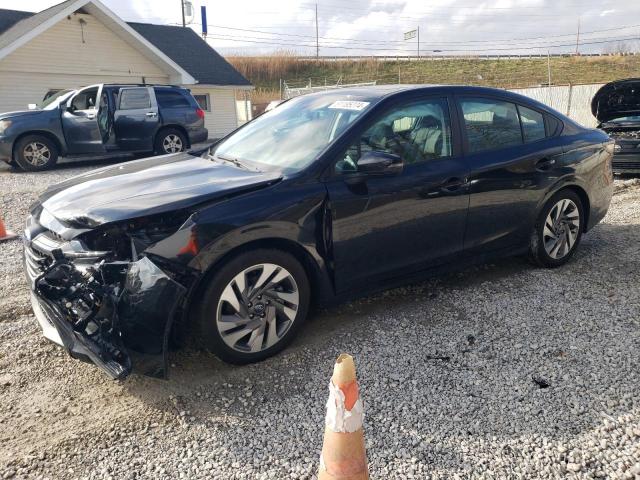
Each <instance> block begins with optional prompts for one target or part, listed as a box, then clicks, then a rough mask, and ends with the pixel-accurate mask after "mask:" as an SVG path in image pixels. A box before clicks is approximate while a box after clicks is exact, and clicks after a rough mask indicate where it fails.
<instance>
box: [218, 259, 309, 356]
mask: <svg viewBox="0 0 640 480" xmlns="http://www.w3.org/2000/svg"><path fill="white" fill-rule="evenodd" d="M299 305H300V294H299V290H298V285H297V284H296V281H295V279H294V278H293V275H291V273H289V271H287V270H286V269H285V268H283V267H281V266H279V265H275V264H272V263H263V264H259V265H254V266H252V267H249V268H246V269H244V270H243V271H242V272H240V273H238V274H237V275H236V276H235V277H233V279H232V280H231V281H230V282H229V283H228V284H227V286H226V287H225V289H224V290H223V291H222V295H221V296H220V300H219V301H218V309H217V312H216V326H217V328H218V332H219V333H220V336H221V337H222V340H223V341H224V343H225V344H226V345H227V346H228V347H230V348H232V349H233V350H236V351H239V352H243V353H257V352H261V351H263V350H266V349H268V348H271V347H272V346H274V345H275V344H276V343H278V342H279V341H280V340H281V339H282V338H283V337H284V336H285V335H286V333H287V332H288V331H289V329H290V328H291V326H292V325H293V322H294V321H295V319H296V315H297V313H298V308H299Z"/></svg>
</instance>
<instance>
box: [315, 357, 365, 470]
mask: <svg viewBox="0 0 640 480" xmlns="http://www.w3.org/2000/svg"><path fill="white" fill-rule="evenodd" d="M363 417H364V413H363V407H362V400H360V395H359V393H358V382H357V380H356V366H355V364H354V363H353V357H351V355H347V354H344V353H343V354H342V355H340V356H339V357H338V359H337V360H336V364H335V365H334V367H333V377H331V382H330V383H329V400H328V401H327V417H326V420H325V429H324V444H323V446H322V455H321V456H320V471H319V473H318V480H367V479H368V478H369V470H368V467H367V455H366V453H365V449H364V433H363V431H362V419H363Z"/></svg>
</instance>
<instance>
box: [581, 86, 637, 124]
mask: <svg viewBox="0 0 640 480" xmlns="http://www.w3.org/2000/svg"><path fill="white" fill-rule="evenodd" d="M591 112H592V113H593V116H594V117H596V118H597V119H598V121H599V122H600V123H604V122H608V121H611V120H613V119H614V118H619V117H627V116H631V115H640V78H629V79H627V80H617V81H615V82H611V83H607V84H606V85H605V86H604V87H602V88H601V89H600V90H598V91H597V92H596V94H595V96H594V97H593V100H592V101H591Z"/></svg>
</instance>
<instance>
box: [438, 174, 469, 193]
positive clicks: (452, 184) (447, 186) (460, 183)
mask: <svg viewBox="0 0 640 480" xmlns="http://www.w3.org/2000/svg"><path fill="white" fill-rule="evenodd" d="M467 185H468V182H467V179H466V178H458V177H452V178H449V179H448V180H445V181H444V183H443V184H442V185H441V186H440V190H442V191H443V192H445V193H453V192H457V191H458V190H460V189H461V188H464V187H466V186H467Z"/></svg>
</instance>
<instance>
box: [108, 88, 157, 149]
mask: <svg viewBox="0 0 640 480" xmlns="http://www.w3.org/2000/svg"><path fill="white" fill-rule="evenodd" d="M159 125H160V118H159V115H158V103H157V101H156V97H155V94H154V92H153V87H125V88H121V89H120V93H119V94H118V98H117V104H116V111H115V114H114V132H115V135H116V143H117V144H118V146H119V148H120V149H121V150H126V151H141V152H146V151H151V150H153V142H154V138H155V134H156V132H157V131H158V127H159Z"/></svg>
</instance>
